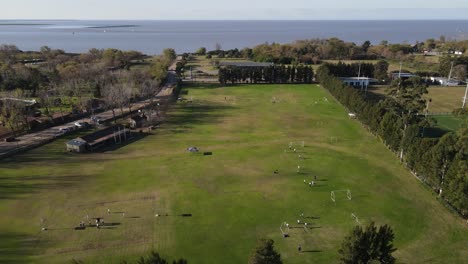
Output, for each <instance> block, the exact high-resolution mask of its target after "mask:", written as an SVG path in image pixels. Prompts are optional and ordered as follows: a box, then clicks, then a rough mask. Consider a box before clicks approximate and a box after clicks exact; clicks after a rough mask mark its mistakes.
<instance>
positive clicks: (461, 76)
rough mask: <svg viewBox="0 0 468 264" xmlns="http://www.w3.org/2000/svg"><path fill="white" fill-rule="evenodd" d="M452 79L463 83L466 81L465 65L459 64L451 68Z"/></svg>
mask: <svg viewBox="0 0 468 264" xmlns="http://www.w3.org/2000/svg"><path fill="white" fill-rule="evenodd" d="M452 76H453V77H455V79H457V80H459V81H465V79H466V65H463V64H460V65H457V66H455V67H453V74H452Z"/></svg>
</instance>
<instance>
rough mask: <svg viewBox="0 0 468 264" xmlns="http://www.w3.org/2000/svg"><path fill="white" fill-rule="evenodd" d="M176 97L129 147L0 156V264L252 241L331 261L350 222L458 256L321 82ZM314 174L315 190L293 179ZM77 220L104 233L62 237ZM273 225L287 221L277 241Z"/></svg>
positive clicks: (404, 179) (466, 236)
mask: <svg viewBox="0 0 468 264" xmlns="http://www.w3.org/2000/svg"><path fill="white" fill-rule="evenodd" d="M185 89H186V90H187V92H188V95H187V96H190V97H192V98H193V103H191V104H189V103H184V102H178V103H177V104H176V105H175V106H174V107H173V109H172V110H171V112H170V113H169V117H168V121H167V123H165V124H164V125H163V126H162V127H161V128H160V129H158V130H156V131H154V132H153V133H154V134H152V135H149V136H147V137H144V138H142V139H140V140H138V141H135V142H133V143H132V144H129V145H126V146H122V147H121V148H118V149H116V150H113V151H107V152H103V153H94V154H87V155H75V154H68V153H65V151H64V148H65V146H64V142H66V140H67V138H64V139H62V140H58V141H56V142H54V143H51V144H49V145H46V146H44V147H41V148H38V149H35V150H33V151H30V152H28V153H26V154H24V155H20V156H17V157H14V158H12V159H10V160H2V161H0V162H1V163H0V214H1V215H2V217H0V237H1V239H0V263H14V262H16V263H27V262H31V263H66V262H67V261H70V260H71V259H76V260H83V261H84V262H85V263H118V262H119V261H121V260H123V259H127V260H133V259H135V258H136V257H137V256H140V255H143V254H146V253H147V252H148V251H149V250H151V249H155V250H157V251H158V252H160V253H162V255H163V256H166V257H169V258H176V257H177V258H178V257H184V258H186V259H188V260H189V263H192V264H196V263H228V264H229V263H233V264H237V263H246V261H247V259H248V255H249V253H250V251H251V249H252V248H253V246H254V245H255V242H256V239H257V238H260V237H267V238H272V239H274V240H275V241H276V244H275V245H276V248H277V249H278V251H279V252H280V253H281V255H282V258H283V259H284V262H285V263H337V262H338V253H337V250H338V247H339V245H340V243H341V241H342V239H343V237H344V236H345V235H346V234H347V233H348V232H349V231H350V230H351V228H352V227H353V226H354V225H355V224H356V222H355V220H354V219H353V218H352V217H351V214H355V215H357V216H358V217H359V221H360V222H361V223H363V224H367V223H369V222H370V221H375V222H376V223H377V224H389V225H391V226H392V227H393V229H394V231H395V235H396V240H395V245H396V247H397V248H398V250H397V251H396V252H395V256H396V257H397V259H398V261H399V263H463V262H464V261H466V259H467V258H468V249H467V248H466V245H467V244H468V230H467V227H466V226H465V223H464V222H463V221H462V220H461V219H459V218H458V217H457V216H455V215H453V214H452V213H451V212H450V211H449V210H447V209H446V208H444V207H443V206H442V205H441V203H439V201H437V199H436V197H435V195H433V194H432V193H431V192H430V191H429V190H427V189H426V188H425V187H424V186H423V185H422V184H421V183H420V182H419V181H418V180H416V179H415V178H414V177H413V176H412V175H411V174H410V173H409V172H408V171H407V170H406V169H405V168H404V167H403V166H402V165H401V164H400V163H399V162H398V160H397V158H396V157H395V156H394V155H393V154H392V153H390V152H389V151H388V150H387V149H386V148H385V147H384V146H383V145H382V144H381V143H380V141H379V140H377V139H376V138H375V137H373V136H372V135H370V134H369V133H368V132H367V131H366V130H365V129H363V128H362V127H361V126H360V125H359V123H358V122H356V121H355V120H350V119H349V118H348V117H347V112H346V111H345V110H344V109H343V108H342V107H341V106H340V105H339V104H338V103H336V102H335V101H334V99H333V98H332V97H331V96H330V95H329V94H328V93H327V92H325V91H324V90H323V89H321V88H320V87H318V86H315V85H255V86H254V85H251V86H247V85H245V86H235V87H216V86H200V87H188V88H185ZM272 98H275V99H274V100H275V101H276V103H272V101H273V99H272ZM302 141H304V142H305V147H302V146H301V142H302ZM290 142H293V143H294V148H296V149H297V152H296V153H294V152H293V151H290V150H289V149H288V144H289V143H290ZM190 146H196V147H198V148H200V149H201V151H210V152H213V155H212V156H203V155H202V154H195V153H187V152H186V148H187V147H190ZM299 154H300V155H301V157H302V158H303V159H299V157H298V155H299ZM297 166H301V170H300V172H299V173H298V172H297ZM276 169H278V170H279V174H274V173H273V171H274V170H276ZM314 175H315V176H317V177H318V178H317V181H316V182H317V184H316V186H314V187H309V186H308V185H307V184H304V182H303V181H304V180H307V181H311V180H313V176H314ZM343 189H349V190H351V193H352V200H347V199H346V194H344V193H337V195H336V203H333V202H332V201H331V199H330V191H332V190H343ZM107 209H110V210H111V214H107ZM123 213H125V214H123ZM301 213H304V215H305V216H306V217H307V218H301V217H300V214H301ZM155 214H160V215H164V216H160V217H155ZM166 214H168V216H165V215H166ZM180 214H192V217H181V216H178V215H180ZM87 215H88V216H89V217H99V216H103V217H104V218H105V219H104V220H105V222H106V223H108V224H109V226H106V227H105V228H102V229H96V228H87V229H86V230H81V231H78V230H73V229H72V228H73V227H74V226H77V225H78V224H79V222H80V221H86V222H87V221H88V220H87V218H86V216H87ZM41 219H42V220H41ZM297 219H300V220H301V221H307V222H308V223H309V226H310V228H309V229H307V231H306V230H304V229H303V228H302V226H299V225H297V224H296V221H297ZM284 221H286V222H288V223H290V224H291V227H293V228H291V230H290V236H291V237H289V238H286V239H285V238H282V237H281V233H280V230H279V227H280V224H281V223H282V222H284ZM42 226H47V227H48V228H49V230H47V231H41V227H42ZM298 244H301V245H302V248H303V250H304V251H306V252H304V253H298V252H297V249H296V248H297V245H298Z"/></svg>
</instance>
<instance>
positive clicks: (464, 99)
mask: <svg viewBox="0 0 468 264" xmlns="http://www.w3.org/2000/svg"><path fill="white" fill-rule="evenodd" d="M467 95H468V83H467V84H466V89H465V96H464V97H463V105H462V109H465V105H466V96H467Z"/></svg>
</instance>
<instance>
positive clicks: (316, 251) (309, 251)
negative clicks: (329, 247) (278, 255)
mask: <svg viewBox="0 0 468 264" xmlns="http://www.w3.org/2000/svg"><path fill="white" fill-rule="evenodd" d="M301 252H303V253H320V252H322V250H302V251H301Z"/></svg>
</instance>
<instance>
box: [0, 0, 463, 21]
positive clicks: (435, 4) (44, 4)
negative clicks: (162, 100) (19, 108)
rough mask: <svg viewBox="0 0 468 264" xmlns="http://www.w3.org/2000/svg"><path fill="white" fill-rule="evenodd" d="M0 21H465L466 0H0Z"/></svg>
mask: <svg viewBox="0 0 468 264" xmlns="http://www.w3.org/2000/svg"><path fill="white" fill-rule="evenodd" d="M1 2H2V3H1V5H0V6H1V7H0V19H129V20H131V19H155V20H158V19H164V20H167V19H176V20H177V19H179V20H180V19H187V20H190V19H201V20H211V19H247V20H248V19H271V20H274V19H307V20H312V19H468V0H445V1H440V0H391V1H389V0H326V1H323V0H320V1H314V0H281V1H278V0H229V1H222V0H1Z"/></svg>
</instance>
